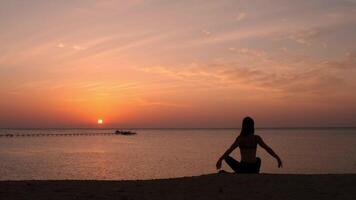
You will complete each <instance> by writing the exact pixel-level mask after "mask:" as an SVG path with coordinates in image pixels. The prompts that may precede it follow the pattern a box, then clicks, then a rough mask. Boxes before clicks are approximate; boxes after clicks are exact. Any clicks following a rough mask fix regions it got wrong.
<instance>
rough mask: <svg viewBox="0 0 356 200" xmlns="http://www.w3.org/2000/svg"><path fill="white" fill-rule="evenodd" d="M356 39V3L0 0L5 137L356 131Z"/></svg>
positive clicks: (0, 122)
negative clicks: (82, 132)
mask: <svg viewBox="0 0 356 200" xmlns="http://www.w3.org/2000/svg"><path fill="white" fill-rule="evenodd" d="M355 35H356V1H354V0H352V1H351V0H301V1H295V0H249V1H238V0H187V1H186V0H180V1H173V0H172V1H169V0H130V1H126V0H122V1H121V0H117V1H116V0H80V1H76V0H63V1H47V0H32V1H30V0H29V1H23V0H0V44H1V45H0V128H74V127H77V128H84V127H93V128H95V127H102V128H108V127H136V128H203V127H204V128H232V127H240V126H241V120H242V119H243V117H245V116H251V117H253V118H254V119H255V124H256V126H257V127H331V126H333V127H334V126H356V92H355V91H356V76H355V75H356V37H355ZM98 119H103V121H104V123H103V124H101V125H99V124H97V120H98Z"/></svg>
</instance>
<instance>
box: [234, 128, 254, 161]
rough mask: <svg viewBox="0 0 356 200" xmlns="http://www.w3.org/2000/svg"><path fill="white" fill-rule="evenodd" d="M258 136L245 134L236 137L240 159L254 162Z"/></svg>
mask: <svg viewBox="0 0 356 200" xmlns="http://www.w3.org/2000/svg"><path fill="white" fill-rule="evenodd" d="M257 137H258V136H256V135H246V136H241V135H240V136H239V137H238V145H239V148H240V154H241V161H242V162H247V163H254V162H256V151H257V143H258V139H257Z"/></svg>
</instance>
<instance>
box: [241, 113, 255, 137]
mask: <svg viewBox="0 0 356 200" xmlns="http://www.w3.org/2000/svg"><path fill="white" fill-rule="evenodd" d="M254 133H255V122H254V121H253V119H252V118H251V117H245V118H244V119H243V120H242V128H241V133H240V135H241V136H246V135H253V134H254Z"/></svg>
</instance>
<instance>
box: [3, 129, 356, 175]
mask: <svg viewBox="0 0 356 200" xmlns="http://www.w3.org/2000/svg"><path fill="white" fill-rule="evenodd" d="M115 130H116V129H0V180H33V179H36V180H59V179H60V180H63V179H76V180H143V179H161V178H174V177H185V176H198V175H202V174H210V173H217V170H216V168H215V163H216V161H217V159H218V158H219V156H221V154H223V153H224V151H225V150H226V149H227V148H228V147H229V146H230V145H231V144H232V142H233V141H234V140H235V138H236V137H237V136H238V134H239V131H240V130H239V129H134V130H132V131H135V132H137V134H136V135H115V134H112V133H114V132H115ZM256 134H258V135H260V136H261V137H262V138H263V139H264V141H265V142H266V143H267V144H268V145H269V146H270V147H272V148H273V150H274V151H275V152H276V153H277V154H278V155H279V156H280V157H281V158H282V160H283V168H278V167H277V162H276V160H275V159H274V158H273V157H271V156H270V155H269V154H268V153H267V152H266V151H265V150H263V149H262V148H260V147H259V148H258V150H257V155H258V156H259V157H260V158H261V159H262V166H261V172H262V173H273V174H339V173H356V129H355V128H265V129H256ZM19 135H24V136H19ZM231 155H232V156H233V157H235V158H236V159H237V160H239V159H240V152H239V149H236V150H235V151H234V152H233V153H232V154H231ZM222 168H223V169H224V170H226V171H232V170H231V169H230V168H229V167H228V166H227V165H226V164H225V163H223V167H222Z"/></svg>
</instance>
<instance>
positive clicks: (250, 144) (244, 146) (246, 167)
mask: <svg viewBox="0 0 356 200" xmlns="http://www.w3.org/2000/svg"><path fill="white" fill-rule="evenodd" d="M254 133H255V127H254V121H253V119H252V118H251V117H245V118H244V120H243V121H242V128H241V133H240V135H239V136H238V137H237V138H236V140H235V142H234V143H233V144H232V145H231V147H230V148H229V149H228V150H226V152H225V153H224V154H223V155H222V156H221V157H220V158H219V160H218V162H217V163H216V168H217V169H220V168H221V163H222V161H223V160H225V162H226V163H227V164H228V165H229V166H230V167H231V168H232V169H233V170H234V171H235V172H236V173H259V172H260V167H261V159H260V158H258V157H256V151H257V144H259V145H260V146H261V147H262V148H264V149H265V150H266V151H267V152H268V153H269V154H271V156H273V157H274V158H276V159H277V162H278V167H282V160H281V159H280V158H279V156H278V155H277V154H276V153H275V152H274V151H273V150H272V149H271V148H270V147H269V146H268V145H267V144H266V143H264V142H263V140H262V138H261V137H260V136H258V135H254ZM237 147H239V148H240V153H241V162H239V161H236V160H235V159H233V158H232V157H230V156H229V155H230V153H231V152H232V151H233V150H235V149H236V148H237Z"/></svg>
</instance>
